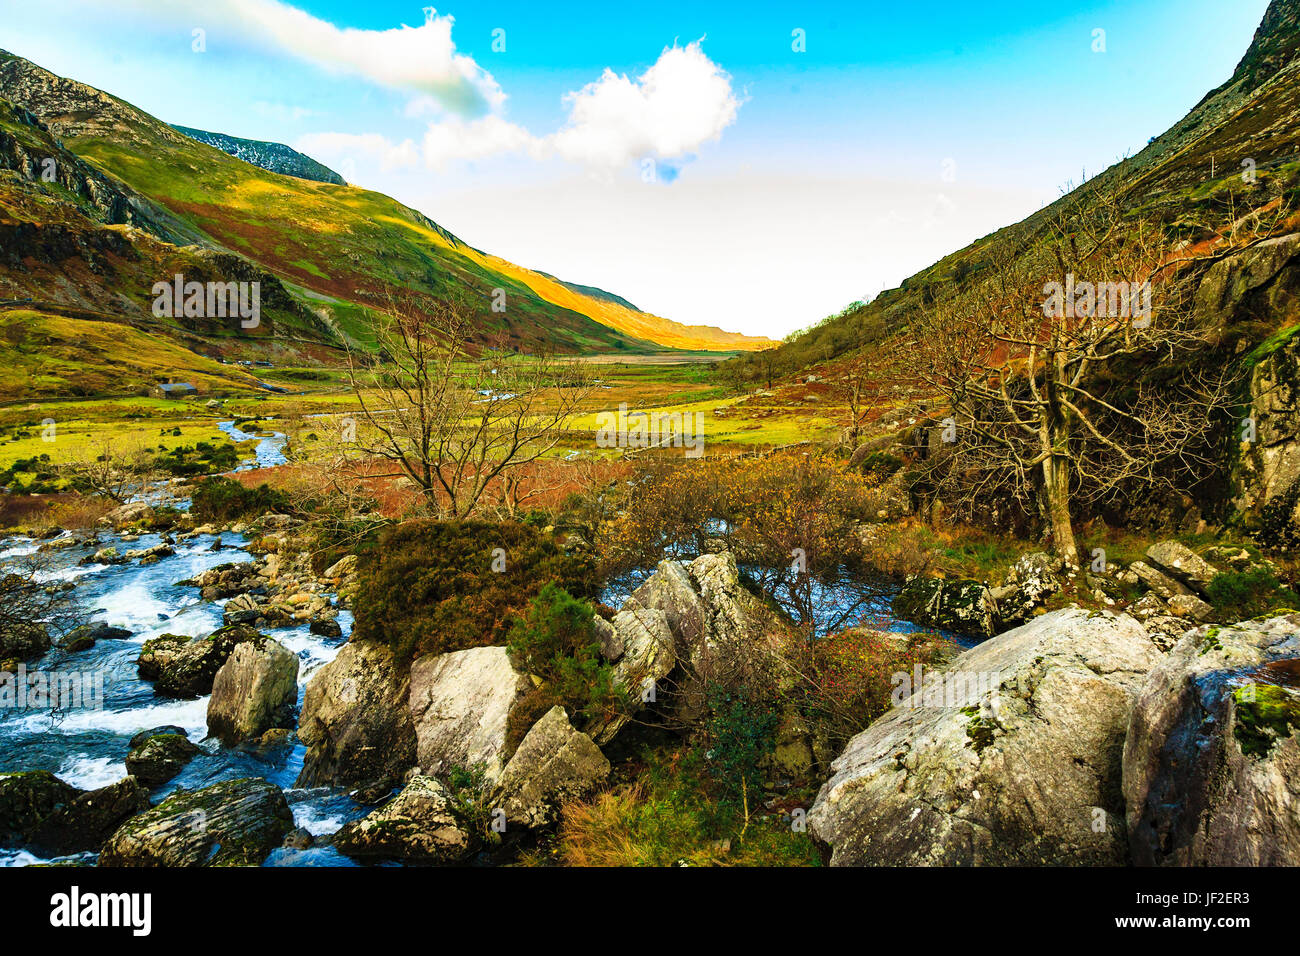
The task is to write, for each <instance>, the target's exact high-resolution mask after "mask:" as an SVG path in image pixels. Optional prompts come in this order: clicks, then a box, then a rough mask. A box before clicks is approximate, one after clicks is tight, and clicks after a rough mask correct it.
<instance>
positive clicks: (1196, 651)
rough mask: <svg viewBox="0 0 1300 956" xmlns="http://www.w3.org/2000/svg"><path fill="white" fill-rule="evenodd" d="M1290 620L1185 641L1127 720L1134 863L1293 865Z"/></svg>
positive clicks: (1295, 644)
mask: <svg viewBox="0 0 1300 956" xmlns="http://www.w3.org/2000/svg"><path fill="white" fill-rule="evenodd" d="M1297 781H1300V614H1288V615H1284V616H1277V617H1273V618H1270V619H1268V620H1264V621H1247V622H1244V623H1241V624H1235V625H1231V626H1225V627H1219V626H1209V627H1199V628H1196V629H1195V630H1192V631H1189V632H1188V633H1187V634H1185V635H1184V636H1183V638H1182V639H1181V640H1180V641H1179V642H1178V644H1177V645H1176V646H1175V647H1174V648H1173V650H1171V651H1170V652H1169V654H1168V655H1166V656H1165V658H1164V660H1163V661H1162V662H1161V663H1160V664H1159V666H1157V667H1156V668H1155V669H1153V670H1152V672H1151V674H1150V675H1149V676H1148V678H1147V680H1146V683H1145V685H1144V686H1143V688H1142V690H1141V692H1140V694H1139V695H1138V698H1137V701H1136V703H1135V705H1134V708H1133V713H1132V717H1131V718H1130V720H1129V728H1128V736H1127V739H1126V740H1125V744H1124V799H1125V801H1126V804H1127V807H1128V825H1129V840H1130V844H1131V846H1132V852H1133V862H1135V863H1137V864H1139V865H1148V866H1149V865H1173V866H1296V865H1298V864H1300V790H1298V789H1297Z"/></svg>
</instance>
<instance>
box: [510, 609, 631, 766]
mask: <svg viewBox="0 0 1300 956" xmlns="http://www.w3.org/2000/svg"><path fill="white" fill-rule="evenodd" d="M594 614H595V611H594V610H593V609H592V606H591V605H590V604H588V603H587V602H585V601H579V600H578V599H576V598H574V597H573V596H572V595H571V594H569V593H568V592H567V591H565V590H564V589H563V588H561V587H558V586H557V585H555V584H554V583H548V584H546V585H544V586H543V587H542V589H541V591H540V592H538V594H537V596H536V597H535V598H533V600H532V601H531V602H530V603H529V605H528V610H527V612H526V613H525V614H524V615H523V616H522V617H520V618H517V619H516V620H515V621H514V623H513V624H512V625H511V627H510V632H509V635H508V638H507V640H508V644H507V646H508V647H509V648H510V658H511V660H512V661H513V662H514V665H515V667H517V668H518V669H519V670H522V671H524V672H526V673H529V674H533V675H536V676H537V677H539V678H541V681H542V683H541V685H540V686H538V687H535V688H534V689H533V690H532V691H530V692H529V693H528V694H527V695H525V697H524V699H523V700H521V701H520V702H519V703H518V704H516V705H515V707H514V709H513V710H512V711H511V713H510V723H509V725H508V727H507V732H506V753H507V754H510V753H514V751H515V748H516V747H518V746H519V742H520V741H521V740H523V738H524V735H525V734H527V733H528V730H529V728H531V727H532V726H533V724H534V723H536V722H537V720H538V718H540V717H541V716H542V715H543V714H545V713H546V712H547V711H548V710H550V709H551V708H552V707H554V706H555V705H557V704H558V705H560V706H561V707H563V708H564V709H565V710H566V711H568V713H569V718H570V719H571V720H573V721H574V722H575V723H577V722H578V721H579V720H593V719H596V718H598V717H602V716H606V715H608V714H609V713H610V712H611V711H612V710H614V709H615V708H617V707H619V706H620V704H621V703H622V701H621V699H620V697H619V694H618V693H617V692H616V690H615V688H614V681H613V671H614V668H613V665H612V664H610V663H609V662H607V661H606V660H605V659H604V657H603V656H602V655H601V653H600V637H599V635H597V633H596V628H595V625H594V623H593V621H592V617H593V615H594Z"/></svg>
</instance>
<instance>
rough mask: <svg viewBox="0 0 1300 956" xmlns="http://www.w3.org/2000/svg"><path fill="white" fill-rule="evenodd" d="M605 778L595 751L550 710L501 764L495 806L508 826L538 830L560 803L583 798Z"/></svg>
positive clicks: (604, 764)
mask: <svg viewBox="0 0 1300 956" xmlns="http://www.w3.org/2000/svg"><path fill="white" fill-rule="evenodd" d="M608 776H609V761H608V760H606V759H605V755H604V754H603V753H601V752H600V748H599V747H597V746H596V745H595V743H593V742H592V739H591V738H590V737H588V736H587V735H586V734H582V733H579V732H578V731H576V730H574V729H573V725H572V724H571V723H569V717H568V715H567V714H566V713H565V712H564V708H563V707H559V706H556V707H552V708H551V709H550V710H548V711H547V712H546V713H545V714H544V715H543V716H542V718H541V719H540V720H539V721H537V723H535V724H533V726H532V729H531V730H529V731H528V733H527V734H526V735H525V736H524V739H523V741H522V742H521V743H520V744H519V747H518V749H517V750H515V752H514V755H513V756H512V757H511V758H510V762H509V763H507V764H506V767H505V770H504V771H503V772H502V774H501V785H500V788H499V790H498V794H497V797H496V802H497V804H498V805H499V806H500V807H501V808H502V809H503V810H504V811H505V814H506V820H507V821H508V822H509V823H513V824H517V825H520V826H524V827H528V828H536V827H543V826H546V825H547V824H549V823H552V822H554V820H555V818H556V816H557V814H558V812H559V808H560V806H561V805H562V804H563V803H564V801H566V800H571V799H574V798H576V797H583V796H586V795H587V794H589V793H590V792H591V791H592V790H594V789H595V788H596V787H597V786H598V785H599V784H600V782H601V781H602V780H604V779H605V778H606V777H608Z"/></svg>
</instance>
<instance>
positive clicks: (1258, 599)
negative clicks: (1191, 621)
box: [1206, 564, 1300, 621]
mask: <svg viewBox="0 0 1300 956" xmlns="http://www.w3.org/2000/svg"><path fill="white" fill-rule="evenodd" d="M1206 594H1207V595H1208V596H1209V598H1210V603H1211V604H1213V605H1214V607H1215V609H1216V610H1217V611H1218V612H1219V614H1220V616H1222V617H1224V618H1231V619H1233V620H1239V621H1240V620H1245V619H1247V618H1252V617H1258V616H1259V615H1261V614H1266V613H1267V612H1269V611H1273V610H1278V609H1281V608H1291V609H1295V608H1300V595H1297V594H1296V593H1295V591H1292V590H1291V589H1290V588H1288V587H1286V586H1285V585H1283V584H1282V582H1281V581H1279V580H1278V578H1277V575H1276V574H1274V573H1273V572H1272V571H1270V570H1269V569H1268V568H1267V567H1265V566H1264V565H1262V564H1257V565H1255V566H1254V567H1252V568H1251V569H1250V570H1249V571H1224V572H1223V573H1221V574H1216V575H1215V576H1214V580H1212V581H1211V582H1210V583H1209V586H1208V587H1207V588H1206Z"/></svg>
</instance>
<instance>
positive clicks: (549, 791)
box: [496, 612, 666, 829]
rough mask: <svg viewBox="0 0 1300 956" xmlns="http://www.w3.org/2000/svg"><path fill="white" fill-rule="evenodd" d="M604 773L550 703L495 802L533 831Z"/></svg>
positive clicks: (594, 750)
mask: <svg viewBox="0 0 1300 956" xmlns="http://www.w3.org/2000/svg"><path fill="white" fill-rule="evenodd" d="M659 613H660V614H662V612H659ZM665 627H666V625H665ZM608 776H609V761H608V760H606V759H605V755H604V754H603V753H601V752H600V748H599V747H597V746H596V744H595V743H593V742H592V739H591V738H590V737H588V736H587V735H586V734H582V733H579V732H578V731H576V730H574V729H573V725H572V724H571V723H569V718H568V715H567V714H565V712H564V708H563V707H558V706H557V707H552V708H551V709H550V710H548V711H547V712H546V713H545V714H544V715H543V716H542V718H541V719H540V720H538V721H537V723H535V724H533V726H532V729H531V730H529V731H528V733H527V734H526V735H525V736H524V739H523V741H522V742H521V743H520V744H519V748H518V749H517V750H516V751H515V753H514V755H513V756H512V757H511V758H510V762H509V763H507V764H506V767H505V770H504V771H502V773H501V785H500V788H499V790H498V793H497V797H496V800H497V802H498V804H499V805H500V806H501V808H502V809H503V810H505V814H506V821H507V822H508V823H513V824H516V825H518V826H523V827H527V828H529V829H536V828H538V827H544V826H546V825H547V824H550V823H552V822H554V821H555V819H556V815H557V813H558V811H559V808H560V806H561V805H562V804H563V803H564V801H566V800H571V799H574V798H577V797H583V796H586V795H587V794H589V793H590V792H591V791H592V790H594V789H595V788H596V786H597V785H598V784H599V783H600V782H601V781H602V780H604V779H605V778H606V777H608Z"/></svg>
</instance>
